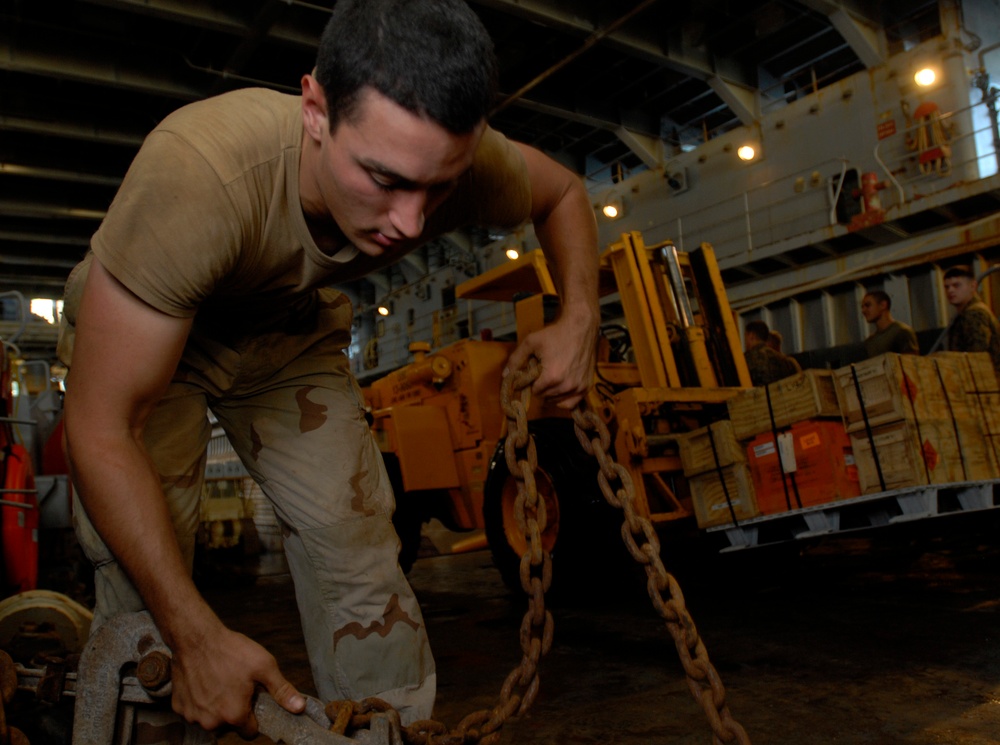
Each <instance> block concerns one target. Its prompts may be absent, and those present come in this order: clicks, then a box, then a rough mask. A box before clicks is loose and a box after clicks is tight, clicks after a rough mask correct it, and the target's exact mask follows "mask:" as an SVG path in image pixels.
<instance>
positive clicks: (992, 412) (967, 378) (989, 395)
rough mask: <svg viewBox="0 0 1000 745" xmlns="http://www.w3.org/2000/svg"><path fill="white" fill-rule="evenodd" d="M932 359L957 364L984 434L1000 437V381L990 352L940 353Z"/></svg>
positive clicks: (931, 356)
mask: <svg viewBox="0 0 1000 745" xmlns="http://www.w3.org/2000/svg"><path fill="white" fill-rule="evenodd" d="M930 359H941V360H945V361H948V362H949V363H951V364H953V365H955V367H956V368H957V369H958V372H959V374H960V376H961V380H962V390H963V391H965V395H966V396H968V397H969V401H970V403H971V405H972V408H973V412H974V414H975V416H976V418H977V419H978V420H979V426H980V428H981V429H982V430H983V434H985V435H990V436H992V435H1000V382H998V381H997V373H996V369H995V368H994V367H993V360H992V358H991V357H990V355H989V352H936V353H935V354H932V355H930Z"/></svg>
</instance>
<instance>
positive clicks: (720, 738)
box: [573, 403, 750, 745]
mask: <svg viewBox="0 0 1000 745" xmlns="http://www.w3.org/2000/svg"><path fill="white" fill-rule="evenodd" d="M573 421H574V422H575V423H576V436H577V439H578V440H579V441H580V445H582V446H583V449H584V450H586V451H587V454H588V455H592V456H594V457H595V458H596V459H597V463H598V465H599V466H600V472H599V473H598V474H597V483H598V485H599V486H600V488H601V493H602V494H604V498H605V499H606V500H607V501H608V503H609V504H611V505H612V506H613V507H616V508H618V509H620V510H622V511H623V512H624V513H625V521H624V522H623V523H622V539H623V540H624V541H625V546H626V547H627V548H628V551H629V553H630V554H632V557H633V558H634V559H635V560H636V561H638V562H639V563H640V564H642V565H643V567H644V569H645V570H646V590H647V591H648V592H649V597H650V600H652V601H653V607H654V608H656V611H657V612H658V613H659V614H660V616H661V617H662V618H663V619H664V620H666V622H667V630H668V631H669V632H670V635H671V636H672V637H673V639H674V645H675V646H676V647H677V654H678V656H679V657H680V659H681V664H682V665H683V666H684V672H685V674H686V675H687V681H688V688H689V689H690V691H691V694H692V695H693V696H694V698H695V700H696V701H697V702H698V703H699V704H701V707H702V709H704V710H705V716H706V717H707V718H708V723H709V725H710V726H711V728H712V732H713V734H714V737H713V742H715V743H716V744H718V743H732V742H737V743H740V745H749V743H750V738H749V737H748V736H747V733H746V732H745V731H744V729H743V727H741V726H740V724H739V722H737V721H736V720H735V719H733V717H732V715H731V714H730V713H729V707H728V706H727V705H726V689H725V688H724V687H723V685H722V679H721V678H720V677H719V673H718V672H717V671H716V669H715V667H714V666H713V665H712V663H711V661H710V660H709V659H708V652H707V650H706V649H705V645H704V644H703V643H702V641H701V638H700V637H699V636H698V630H697V628H696V627H695V625H694V619H693V618H691V614H690V613H688V610H687V606H686V605H685V603H684V593H683V592H681V588H680V585H678V584H677V580H676V579H675V578H674V577H673V575H671V574H670V573H669V572H667V570H666V569H664V567H663V561H662V560H661V559H660V539H659V538H658V537H657V535H656V530H655V528H654V527H653V523H652V522H651V521H650V520H649V519H648V518H646V517H644V516H643V515H640V514H638V513H637V512H636V510H635V504H634V502H635V490H634V488H633V485H632V476H631V475H630V474H629V472H628V470H627V469H626V468H625V467H624V466H622V465H621V464H619V463H616V462H615V460H614V458H613V456H611V455H610V449H611V435H610V433H609V432H608V428H607V426H605V424H604V421H603V420H602V419H601V418H600V417H599V416H597V414H595V413H594V412H593V411H589V410H587V408H586V406H585V404H583V403H581V404H580V405H579V406H578V407H577V408H576V409H574V410H573ZM588 433H596V436H594V437H590V436H588ZM612 484H617V488H615V487H613V486H612ZM637 536H639V537H640V540H641V539H645V542H643V543H642V544H641V545H640V543H639V542H637V540H636V537H637ZM664 593H666V598H665V597H664Z"/></svg>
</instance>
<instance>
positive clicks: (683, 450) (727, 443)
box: [677, 419, 747, 476]
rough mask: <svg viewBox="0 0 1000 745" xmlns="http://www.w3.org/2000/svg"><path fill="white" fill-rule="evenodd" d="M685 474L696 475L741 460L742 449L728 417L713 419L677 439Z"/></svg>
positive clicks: (744, 452) (743, 453)
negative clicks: (709, 423) (714, 420)
mask: <svg viewBox="0 0 1000 745" xmlns="http://www.w3.org/2000/svg"><path fill="white" fill-rule="evenodd" d="M677 444H678V447H679V449H680V456H681V466H682V467H683V468H684V475H685V476H697V475H698V474H702V473H705V472H706V471H711V470H713V469H715V468H721V467H723V466H731V465H733V464H734V463H745V462H746V459H747V456H746V450H745V449H744V447H743V445H742V444H741V443H740V441H739V440H737V439H736V435H735V434H734V433H733V423H732V422H730V421H729V420H728V419H722V420H720V421H718V422H713V423H712V424H711V425H710V426H708V427H702V428H701V429H696V430H694V431H693V432H688V433H685V434H683V435H680V436H679V437H678V438H677Z"/></svg>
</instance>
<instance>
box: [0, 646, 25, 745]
mask: <svg viewBox="0 0 1000 745" xmlns="http://www.w3.org/2000/svg"><path fill="white" fill-rule="evenodd" d="M16 692H17V671H16V670H15V669H14V661H13V660H12V659H11V658H10V655H8V654H7V653H6V652H4V651H3V650H2V649H0V745H28V738H27V737H25V735H24V733H23V732H21V730H19V729H18V728H17V727H12V726H10V725H9V724H8V723H7V708H6V707H7V704H9V703H10V702H11V700H12V699H13V698H14V694H15V693H16Z"/></svg>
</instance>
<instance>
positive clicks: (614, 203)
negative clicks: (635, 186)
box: [601, 197, 625, 220]
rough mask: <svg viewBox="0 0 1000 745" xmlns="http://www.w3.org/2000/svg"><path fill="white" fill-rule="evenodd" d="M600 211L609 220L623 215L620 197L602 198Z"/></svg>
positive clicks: (623, 209)
mask: <svg viewBox="0 0 1000 745" xmlns="http://www.w3.org/2000/svg"><path fill="white" fill-rule="evenodd" d="M601 212H602V213H603V214H604V216H605V217H606V218H608V219H609V220H617V219H618V218H620V217H623V216H624V215H625V204H624V202H622V198H621V197H609V198H608V199H605V200H604V204H603V205H602V206H601Z"/></svg>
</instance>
